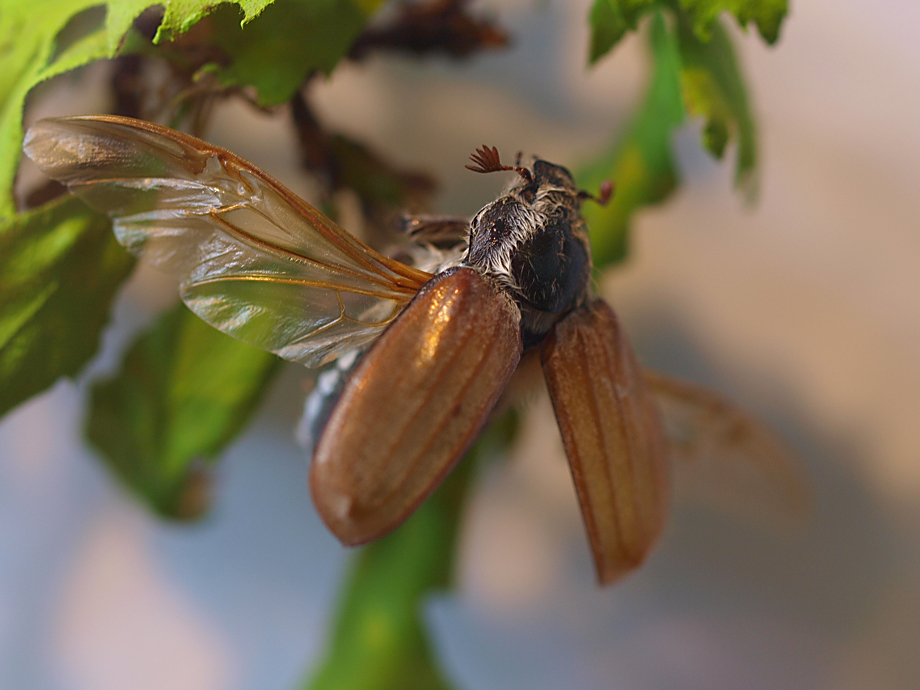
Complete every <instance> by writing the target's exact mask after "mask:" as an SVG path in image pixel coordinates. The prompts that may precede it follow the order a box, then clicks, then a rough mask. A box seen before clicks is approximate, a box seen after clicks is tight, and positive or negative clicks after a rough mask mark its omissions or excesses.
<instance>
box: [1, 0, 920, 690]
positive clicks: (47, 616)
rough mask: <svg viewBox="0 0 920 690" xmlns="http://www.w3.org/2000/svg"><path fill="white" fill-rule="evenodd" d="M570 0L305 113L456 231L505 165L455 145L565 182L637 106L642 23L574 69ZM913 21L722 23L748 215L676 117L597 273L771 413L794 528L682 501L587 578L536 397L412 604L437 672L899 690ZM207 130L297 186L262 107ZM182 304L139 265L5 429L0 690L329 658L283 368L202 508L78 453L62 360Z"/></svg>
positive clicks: (535, 684)
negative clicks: (789, 473) (627, 244)
mask: <svg viewBox="0 0 920 690" xmlns="http://www.w3.org/2000/svg"><path fill="white" fill-rule="evenodd" d="M588 4H589V3H588V2H585V1H582V0H579V1H578V2H565V3H563V2H559V1H549V0H547V1H544V2H536V1H534V0H505V1H499V0H492V1H490V2H481V3H478V5H477V7H480V8H494V12H495V14H496V15H497V17H498V18H499V19H500V20H501V22H502V24H503V25H504V26H506V27H507V28H508V29H509V30H510V31H511V33H512V35H513V37H514V43H513V46H512V48H511V49H510V50H507V51H504V52H500V53H489V54H484V55H481V56H478V57H476V58H475V59H474V60H473V61H471V62H469V63H460V64H455V63H451V62H448V61H438V60H428V61H426V62H425V63H424V64H423V63H421V62H414V61H411V60H406V59H401V58H381V57H375V58H374V59H373V60H371V61H369V62H366V63H364V64H361V65H354V64H343V65H342V66H341V67H340V68H338V69H337V70H336V71H335V73H334V76H333V77H332V78H331V79H330V80H329V81H328V82H326V83H325V84H323V85H322V86H321V87H320V88H319V89H318V90H317V91H316V93H315V95H314V99H313V102H314V104H315V106H316V109H317V111H318V112H319V114H320V116H321V117H322V118H323V120H324V121H325V122H327V123H329V124H330V125H334V126H335V127H336V128H338V129H341V130H343V131H345V132H347V133H349V134H351V135H352V136H354V137H355V138H358V139H362V140H365V141H367V142H369V143H370V144H372V145H373V146H374V147H376V148H377V149H378V150H379V151H380V152H382V153H383V154H385V156H386V157H387V158H388V159H390V160H392V161H394V162H396V163H399V164H403V165H405V166H408V167H414V168H420V169H424V170H428V171H430V172H431V173H433V174H434V175H436V177H437V179H438V180H439V181H440V183H441V187H440V189H441V193H440V195H439V197H438V209H437V210H438V211H439V212H444V213H454V214H462V215H471V214H472V213H474V212H475V211H476V210H478V209H479V208H480V207H481V206H482V205H483V204H485V203H486V202H488V201H489V200H491V199H492V198H493V197H494V196H495V195H496V193H497V192H498V191H499V189H500V188H501V185H502V184H503V182H504V181H503V180H500V179H495V178H496V177H497V176H477V175H473V174H471V173H469V172H467V171H465V170H464V169H463V164H464V162H465V160H466V157H467V156H468V154H469V153H470V152H471V151H472V150H473V149H474V148H475V147H476V146H478V145H481V144H483V143H487V144H489V145H495V146H497V147H498V148H499V150H500V151H502V152H503V153H505V154H506V155H511V154H513V153H514V152H516V151H518V150H524V151H525V152H529V153H534V154H538V155H540V156H541V157H544V158H546V159H549V160H552V161H554V162H559V163H562V164H566V165H569V166H570V167H572V168H577V166H578V164H579V163H580V162H582V161H586V160H588V159H589V158H591V157H592V156H594V155H596V153H597V152H598V150H599V149H600V148H601V147H603V146H606V144H607V142H608V140H609V137H610V133H611V132H612V131H615V130H616V129H617V127H619V125H620V123H622V122H623V121H624V120H625V118H626V117H627V116H628V114H629V113H630V112H631V109H632V107H633V105H634V104H635V102H636V101H637V99H638V98H639V97H640V96H641V89H642V84H643V75H644V74H645V70H646V69H647V60H646V56H645V41H644V40H642V38H641V37H636V36H633V37H631V38H628V39H627V40H625V41H624V42H623V44H622V45H620V46H619V47H617V48H616V49H615V51H614V52H613V53H612V54H611V55H609V56H607V57H606V58H605V59H604V60H603V61H602V62H601V63H600V64H599V65H598V66H597V67H596V68H595V69H593V70H591V71H587V70H586V67H585V64H586V57H585V55H586V45H587V32H588V28H587V21H586V16H587V12H588ZM918 26H920V5H918V4H917V3H915V2H911V1H910V0H900V1H898V0H884V1H879V2H876V3H872V5H871V7H868V6H867V5H866V4H865V3H859V2H856V0H839V1H838V2H835V3H807V2H793V3H792V8H791V12H790V15H789V17H788V18H787V20H786V22H785V24H784V26H783V31H782V35H781V38H780V41H779V43H778V44H777V46H776V48H775V49H769V48H767V47H765V46H764V44H763V42H762V41H761V40H759V38H758V37H756V36H755V35H748V36H745V35H743V34H742V33H741V32H739V31H733V32H732V33H733V35H734V38H735V39H736V45H737V46H738V49H739V52H740V53H741V59H742V64H743V66H744V68H745V70H746V76H747V78H748V84H749V87H750V89H751V96H752V100H753V105H754V109H755V114H756V115H757V118H758V122H759V126H760V142H761V150H762V167H761V185H760V190H761V193H760V197H759V200H758V202H757V204H756V205H755V206H752V207H750V206H748V205H746V204H745V203H744V201H743V199H742V198H741V196H740V195H738V194H736V193H735V192H734V191H733V190H732V176H733V170H732V166H731V164H730V163H725V164H719V163H717V162H714V161H713V160H712V159H711V158H710V157H709V156H708V154H706V153H705V152H703V151H702V150H701V148H700V146H699V143H698V138H699V123H694V122H690V123H689V124H687V125H686V126H685V128H684V129H683V130H681V132H680V133H679V134H678V136H677V139H676V147H677V151H678V158H679V167H680V171H681V174H682V176H683V180H684V184H683V186H682V187H681V189H680V190H679V191H678V193H677V194H676V195H675V196H674V197H672V199H671V200H669V201H668V202H667V203H666V204H665V205H663V206H660V207H656V208H653V209H650V210H645V211H643V212H641V213H640V214H639V216H638V217H637V220H636V222H635V224H634V226H633V231H632V247H631V253H630V257H629V259H628V261H627V263H626V264H624V265H622V266H620V267H618V268H617V269H615V270H614V271H613V272H612V273H611V274H610V275H609V276H608V277H607V278H606V279H605V280H604V281H603V282H602V285H601V287H602V289H603V292H604V294H605V295H606V297H607V298H608V300H609V301H610V302H611V304H612V305H613V306H614V307H615V309H616V310H617V311H618V313H619V314H620V315H621V317H622V318H623V320H624V321H625V323H626V326H627V328H628V330H629V331H630V333H631V334H632V337H633V339H634V341H635V344H636V347H637V350H638V352H639V356H640V358H641V359H642V361H643V362H644V363H645V364H647V365H648V366H651V367H654V368H658V369H662V370H665V371H668V372H670V373H672V374H678V375H680V376H683V377H685V378H688V379H691V380H695V381H698V382H701V383H704V384H706V385H709V386H711V387H713V388H716V389H717V390H720V391H722V392H724V393H726V394H728V395H729V396H730V397H732V398H733V399H735V400H737V401H739V402H741V403H743V404H744V405H745V406H746V407H747V408H748V409H750V410H752V411H754V412H756V413H757V414H759V415H760V416H762V417H763V418H764V419H766V420H768V421H769V422H770V423H772V424H773V425H774V426H775V427H776V428H777V429H778V430H779V431H780V433H781V434H782V435H783V436H784V437H785V438H786V439H787V440H788V441H789V443H790V444H791V445H792V446H793V447H794V449H795V450H796V451H797V452H798V454H799V455H800V456H801V458H802V461H801V462H802V464H801V468H800V469H801V471H802V474H803V476H804V477H805V479H804V481H805V482H806V484H807V486H808V488H809V490H810V491H811V493H812V496H813V501H812V503H813V505H812V510H811V515H810V516H808V517H806V518H804V519H802V520H800V521H799V522H800V524H798V525H793V526H790V527H788V528H787V527H778V526H777V524H776V521H770V520H763V519H759V518H758V516H757V515H756V514H754V513H755V512H756V511H753V510H752V511H745V510H744V509H740V510H739V509H735V510H726V509H724V506H721V505H720V502H719V501H718V500H714V499H712V497H707V496H703V495H700V494H701V492H700V491H698V490H696V489H694V488H693V487H689V488H686V487H685V490H681V491H679V497H680V500H679V501H678V503H677V506H676V510H675V514H674V518H673V520H672V522H671V524H670V526H669V528H668V530H667V533H666V535H665V538H664V540H663V542H662V543H661V545H660V546H659V548H658V549H657V551H656V552H655V553H654V554H653V556H652V558H651V559H650V561H649V563H648V564H647V565H646V566H645V567H644V568H643V569H642V570H641V571H639V572H638V573H637V574H635V575H633V576H632V577H631V578H629V579H628V580H627V581H626V582H624V583H623V584H620V585H618V586H616V587H614V588H612V589H609V590H603V591H602V590H600V589H598V588H597V587H596V585H595V583H594V575H593V571H592V566H591V562H590V556H589V553H588V548H587V544H586V540H585V537H584V534H583V529H582V526H581V521H580V517H579V515H578V512H577V506H576V503H575V498H574V492H573V491H572V487H571V479H570V478H569V476H568V469H567V466H566V464H565V462H564V456H563V454H562V451H561V445H560V442H559V440H558V437H557V436H556V432H555V424H554V422H553V420H552V412H551V409H550V408H549V404H548V402H547V401H546V400H545V398H539V397H538V398H536V399H534V400H533V401H532V402H531V403H530V405H529V407H528V410H527V414H526V416H525V420H524V430H523V436H522V438H521V440H520V443H519V444H518V446H517V447H516V448H515V451H514V453H513V455H512V457H511V458H510V459H509V460H508V461H507V462H504V463H498V464H495V465H493V466H491V467H490V468H489V469H488V471H487V472H485V473H484V474H483V476H482V477H481V481H479V482H478V484H477V485H476V488H475V495H474V497H473V499H472V501H471V503H470V505H469V511H468V515H467V519H466V521H465V524H464V533H463V538H462V555H461V559H460V562H459V567H460V572H459V585H458V589H457V591H456V593H455V594H452V595H451V596H446V597H440V598H434V599H432V600H431V601H430V604H429V605H428V608H427V611H426V618H427V620H428V623H429V625H430V627H431V629H432V634H433V639H434V642H435V646H436V648H437V651H438V653H439V655H440V658H441V659H442V660H443V665H444V668H445V670H446V672H447V674H448V675H449V677H450V678H451V679H452V680H453V681H454V682H455V684H456V686H457V687H458V688H464V689H469V690H473V689H476V688H508V689H520V690H524V689H525V688H526V689H527V690H543V689H546V690H550V689H555V688H563V687H564V688H572V689H575V690H594V689H598V690H599V689H604V688H636V689H644V688H648V689H651V688H678V689H683V688H686V689H688V690H689V689H693V688H709V689H714V688H726V689H727V688H739V687H743V688H750V689H758V688H764V689H765V688H789V689H792V688H802V689H809V690H820V689H822V688H827V689H830V688H834V689H851V688H852V689H856V688H865V689H869V688H871V689H881V688H884V689H902V688H903V689H905V690H906V689H909V688H917V687H920V655H918V654H917V650H918V649H920V356H918V353H920V269H918V266H920V194H918V193H917V185H918V182H920V132H918V126H917V123H918V113H920V43H918V42H917V40H916V29H917V27H918ZM732 28H733V29H734V28H735V26H734V24H732ZM104 69H105V67H104V66H97V67H93V68H92V69H89V70H85V71H84V72H82V73H81V75H80V76H79V77H75V78H71V79H69V80H68V81H66V83H65V84H64V85H63V86H62V87H61V89H62V91H61V92H60V93H58V94H57V95H56V96H55V100H54V101H53V102H50V101H49V102H39V103H37V104H36V107H35V109H34V111H33V112H32V113H31V114H32V115H33V116H35V117H38V116H41V115H45V114H51V113H54V114H61V113H63V112H64V110H68V111H70V112H94V111H95V110H98V109H101V108H102V107H103V106H104V104H100V103H98V102H94V101H93V98H94V96H93V91H92V89H90V88H87V86H86V85H87V84H91V83H92V81H93V79H96V78H98V77H99V75H98V74H97V73H98V72H100V70H104ZM62 104H64V105H63V106H62ZM208 138H209V139H210V140H211V141H214V142H215V143H220V144H223V145H226V146H229V147H231V148H232V149H233V150H234V151H236V152H237V153H239V154H240V155H242V156H244V157H245V158H249V159H250V160H253V161H254V162H256V163H257V164H258V165H260V166H262V167H264V168H265V169H266V170H267V171H268V172H270V173H271V174H272V175H274V176H276V177H278V178H279V179H281V180H282V181H283V182H285V183H286V184H288V185H290V186H291V187H292V188H294V189H295V190H296V191H298V192H301V193H303V194H305V195H307V197H308V198H309V195H310V193H311V187H310V183H309V181H308V180H306V179H305V178H304V176H303V175H302V173H301V172H300V171H299V168H298V161H297V160H296V158H295V155H296V152H295V150H294V147H292V146H291V145H290V141H291V132H290V129H289V120H288V118H287V116H286V114H285V113H280V114H279V116H278V117H275V118H271V117H269V116H267V115H265V114H260V113H257V112H255V111H253V110H251V109H248V108H247V107H245V106H243V105H241V104H238V103H237V104H233V105H230V106H228V107H225V108H223V109H222V110H220V111H219V112H218V113H217V116H216V118H215V120H214V124H213V126H212V128H211V129H210V130H209V132H208ZM731 158H732V157H731V155H729V156H727V160H728V161H730V160H731ZM174 300H175V286H174V284H173V283H172V282H171V280H170V279H168V278H165V277H163V276H160V275H158V274H156V273H154V272H152V271H149V270H146V269H142V270H140V271H139V272H138V274H137V275H136V276H135V278H134V279H132V281H131V283H130V284H129V286H128V288H127V289H126V290H125V291H124V293H123V295H122V297H121V299H120V301H119V303H118V306H117V309H116V314H115V319H114V325H113V327H112V328H111V329H110V331H109V332H108V334H107V335H106V339H105V347H104V350H103V352H102V353H101V355H100V356H99V358H98V359H97V360H96V361H95V362H94V364H93V365H92V367H91V368H90V370H89V371H88V372H86V374H85V375H84V377H83V378H81V379H80V380H78V381H77V382H71V381H62V382H59V383H58V384H57V385H56V386H55V387H54V388H53V389H51V390H50V391H49V392H47V393H46V394H44V395H42V396H40V397H38V398H35V399H33V400H31V401H30V402H28V403H26V404H25V405H23V406H22V407H20V408H19V409H18V410H16V411H15V412H14V413H13V414H11V415H9V416H8V417H6V418H5V419H4V420H3V422H2V425H0V460H2V461H0V554H2V556H0V688H9V689H10V690H13V689H17V690H18V689H21V688H30V689H32V690H45V689H47V690H71V689H73V690H83V689H86V690H90V689H92V690H109V689H111V690H116V689H117V690H123V689H124V688H132V689H137V690H146V689H147V688H150V689H151V690H152V689H154V688H156V689H161V688H171V689H172V690H218V689H219V690H225V689H233V690H236V689H240V690H242V689H250V688H259V689H260V690H274V689H278V690H282V689H284V690H286V689H288V688H293V687H294V686H295V685H296V683H297V682H298V680H299V679H300V678H301V677H302V676H303V674H304V673H305V671H306V670H307V669H308V668H309V667H310V666H311V664H313V663H314V662H315V661H316V660H318V659H319V657H320V655H321V652H322V649H323V645H324V640H325V634H326V630H327V624H328V621H329V619H330V616H331V615H332V609H333V605H334V602H335V597H336V593H337V591H338V586H339V583H340V581H341V576H342V572H343V569H344V568H345V567H346V565H347V561H348V553H347V552H346V551H345V550H344V549H343V548H342V547H340V546H339V545H338V543H337V542H336V541H335V540H334V539H333V538H332V537H331V536H330V535H329V534H328V533H327V532H326V530H325V529H324V528H323V526H322V525H321V524H320V522H319V519H318V518H317V516H316V514H315V513H314V511H313V508H312V506H311V504H310V500H309V495H308V492H307V490H306V469H307V460H306V458H305V457H304V455H303V453H302V451H301V450H300V449H299V448H298V447H297V446H296V445H295V443H294V441H293V427H294V425H295V423H296V420H297V418H298V417H299V414H300V411H301V408H302V404H303V396H304V391H305V390H307V389H308V388H309V379H308V376H307V374H306V373H305V371H304V370H303V369H302V368H299V367H297V366H293V365H291V366H288V367H287V368H286V370H285V372H284V375H283V376H281V377H280V378H279V380H278V382H277V384H276V385H275V387H274V388H273V390H272V392H271V394H270V396H269V399H268V400H267V401H266V402H265V404H264V405H263V406H262V408H261V410H260V412H259V414H258V416H257V418H256V420H255V422H254V423H253V424H252V425H251V427H250V428H249V429H248V430H247V432H246V433H245V435H244V436H243V437H242V438H241V439H240V440H239V441H238V442H237V443H236V444H235V445H234V446H233V447H232V448H231V449H230V451H229V452H228V453H227V454H226V457H225V459H224V461H223V462H222V464H221V465H220V466H219V468H218V472H217V479H218V485H217V487H216V491H215V507H214V510H213V511H212V513H211V515H210V516H209V517H207V518H206V519H205V520H204V521H203V522H201V523H199V524H195V525H192V526H177V525H171V524H165V523H163V522H160V521H158V520H157V519H155V518H154V517H152V516H151V515H150V514H149V513H148V512H147V511H146V510H145V509H144V508H143V507H142V506H140V505H139V504H137V503H135V502H134V501H133V500H132V499H131V498H130V497H129V496H127V495H126V494H125V493H123V492H122V491H121V490H120V489H119V487H118V486H116V485H115V483H114V480H113V479H112V478H111V476H110V475H109V474H108V473H107V472H106V471H105V470H104V468H103V467H102V466H101V465H100V464H99V463H98V462H97V461H96V459H94V458H93V457H92V454H91V452H90V451H88V450H86V449H85V448H84V447H83V445H82V441H81V436H80V428H81V423H82V421H81V414H82V400H83V397H84V394H85V392H86V388H87V385H86V380H87V378H88V377H90V376H98V375H99V374H101V373H107V372H110V371H112V370H113V369H114V368H115V367H116V365H117V361H118V357H119V352H120V351H121V349H122V348H123V347H124V346H125V344H126V343H128V342H129V341H130V339H131V337H132V335H133V334H135V333H136V332H137V331H138V330H139V329H140V328H141V327H142V326H144V325H145V324H146V323H148V322H149V321H150V319H151V318H152V317H153V315H154V314H155V313H156V312H157V311H158V310H160V309H162V308H163V307H164V306H166V305H169V304H172V303H173V301H174ZM685 469H686V468H685ZM690 469H692V468H690ZM691 483H692V482H691ZM715 493H718V492H717V491H716V492H715ZM747 513H750V514H747ZM768 521H769V522H771V524H770V525H766V524H765V523H766V522H768Z"/></svg>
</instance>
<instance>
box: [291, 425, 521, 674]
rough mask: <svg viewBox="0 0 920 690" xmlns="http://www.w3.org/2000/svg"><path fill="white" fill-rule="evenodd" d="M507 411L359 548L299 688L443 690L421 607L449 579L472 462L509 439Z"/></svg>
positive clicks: (512, 427)
mask: <svg viewBox="0 0 920 690" xmlns="http://www.w3.org/2000/svg"><path fill="white" fill-rule="evenodd" d="M516 422H517V420H516V417H515V415H514V414H513V413H509V414H506V415H505V416H504V417H503V418H502V419H500V420H498V422H497V423H496V424H493V425H492V427H491V428H490V429H489V431H488V432H487V433H486V434H485V435H484V436H483V437H482V438H481V439H480V440H479V442H477V444H476V445H475V446H474V447H473V449H472V450H471V451H470V452H469V453H468V454H467V457H465V458H464V459H463V460H462V461H461V462H460V464H459V465H458V466H457V467H456V468H455V469H454V471H453V472H452V473H451V475H450V476H449V477H448V478H447V480H446V481H445V482H444V484H443V485H442V486H441V487H440V488H439V489H438V490H437V491H436V492H435V493H434V494H433V495H432V496H431V497H430V498H428V500H426V501H425V502H424V503H423V504H422V505H421V506H420V507H419V509H418V510H417V511H416V512H415V514H414V515H413V516H412V517H410V518H409V519H408V520H407V521H406V522H405V524H403V525H402V527H400V528H399V529H398V530H396V531H395V532H393V533H392V534H390V535H389V536H387V537H384V538H383V539H380V540H379V541H376V542H374V543H373V544H370V545H369V546H366V547H364V548H363V549H362V551H361V553H360V554H359V555H358V557H357V559H356V561H355V563H354V567H353V570H352V573H351V576H350V578H349V580H348V582H347V584H346V586H345V591H344V593H343V596H342V599H341V601H340V603H339V611H338V616H337V619H336V622H335V626H334V630H333V633H332V639H331V644H330V649H329V651H328V653H327V655H326V659H325V661H324V662H323V664H322V665H321V667H320V669H319V672H318V673H317V674H316V675H315V676H313V677H312V678H311V679H310V680H308V681H307V682H305V683H304V684H303V686H302V688H303V690H354V689H355V688H360V689H361V690H447V688H449V687H450V686H449V685H448V684H447V683H446V681H445V680H444V678H443V677H442V674H441V673H440V671H439V670H438V669H437V666H436V662H435V661H434V660H433V658H432V650H431V645H430V643H429V642H428V639H427V634H426V631H425V626H424V623H423V621H422V618H421V607H422V605H423V604H424V602H425V599H426V598H427V597H428V596H430V595H431V594H433V593H435V592H438V591H443V590H444V589H446V588H448V587H449V586H450V585H451V579H452V572H453V565H454V557H455V555H456V545H457V533H458V527H459V523H460V519H461V517H462V507H463V502H464V498H465V496H466V494H467V492H468V488H469V484H470V480H471V478H472V474H473V468H474V467H475V465H476V464H477V461H478V460H479V459H482V458H486V457H489V456H491V455H495V454H496V453H499V452H501V451H502V450H503V449H504V448H505V447H507V445H508V443H510V441H511V439H512V437H513V435H514V432H515V429H516Z"/></svg>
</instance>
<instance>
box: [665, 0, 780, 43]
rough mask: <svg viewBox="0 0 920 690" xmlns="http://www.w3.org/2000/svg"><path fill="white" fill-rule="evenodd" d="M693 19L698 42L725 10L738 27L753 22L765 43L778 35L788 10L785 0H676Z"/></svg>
mask: <svg viewBox="0 0 920 690" xmlns="http://www.w3.org/2000/svg"><path fill="white" fill-rule="evenodd" d="M677 2H678V5H679V6H680V7H681V9H683V10H684V11H686V12H687V14H688V15H689V16H690V18H691V20H692V22H693V30H694V32H695V33H696V35H697V38H699V39H700V40H701V41H704V42H705V41H708V40H709V36H710V34H711V32H712V28H713V26H715V25H716V19H718V17H719V15H720V14H721V13H722V12H729V13H730V14H732V15H734V17H735V19H737V20H738V23H739V24H741V26H747V23H748V22H754V23H755V24H756V25H757V30H758V31H759V32H760V35H761V36H762V37H763V39H764V40H765V41H766V42H767V43H771V44H772V43H775V42H776V40H777V39H778V38H779V29H780V25H781V24H782V23H783V19H784V18H785V16H786V13H787V12H788V11H789V0H677Z"/></svg>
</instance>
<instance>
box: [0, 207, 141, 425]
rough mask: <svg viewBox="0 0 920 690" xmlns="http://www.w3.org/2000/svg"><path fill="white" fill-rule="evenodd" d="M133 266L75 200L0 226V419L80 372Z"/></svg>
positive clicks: (102, 223) (103, 222)
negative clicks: (59, 379)
mask: <svg viewBox="0 0 920 690" xmlns="http://www.w3.org/2000/svg"><path fill="white" fill-rule="evenodd" d="M133 264H134V261H133V260H132V259H131V257H130V256H128V255H127V254H126V253H125V252H124V250H123V249H122V248H121V247H119V246H118V243H117V242H116V241H115V238H114V236H113V235H112V231H111V226H110V224H109V220H108V218H106V217H105V216H103V215H100V214H98V213H96V212H94V211H91V210H90V209H88V208H87V207H86V206H84V205H83V204H82V203H81V202H79V201H78V200H77V199H75V198H72V197H62V198H60V199H59V200H57V201H54V202H52V203H50V204H47V205H46V206H43V207H41V208H40V209H37V210H35V211H31V212H29V213H22V214H20V215H18V216H15V217H13V218H11V219H9V220H7V221H6V222H4V223H3V224H2V225H0V296H2V301H0V414H5V413H6V412H8V411H9V410H11V409H12V408H13V407H15V406H16V405H18V404H19V403H21V402H22V401H24V400H26V399H28V398H29V397H31V396H33V395H35V394H37V393H40V392H42V391H43V390H45V389H46V388H47V387H48V386H50V385H51V384H53V383H54V382H55V381H56V380H57V379H58V378H59V377H61V376H75V375H76V374H77V373H79V371H80V370H81V369H82V368H83V366H84V365H85V364H86V362H87V361H88V360H89V359H90V358H91V357H92V356H93V354H95V352H96V348H97V347H98V346H99V335H100V332H101V330H102V327H103V326H104V325H105V323H106V321H107V320H108V314H109V303H110V302H111V300H112V296H113V295H114V294H115V291H116V290H117V289H118V286H119V285H120V284H121V282H122V281H123V280H124V279H125V277H126V276H127V275H128V273H129V272H130V271H131V267H132V266H133Z"/></svg>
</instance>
